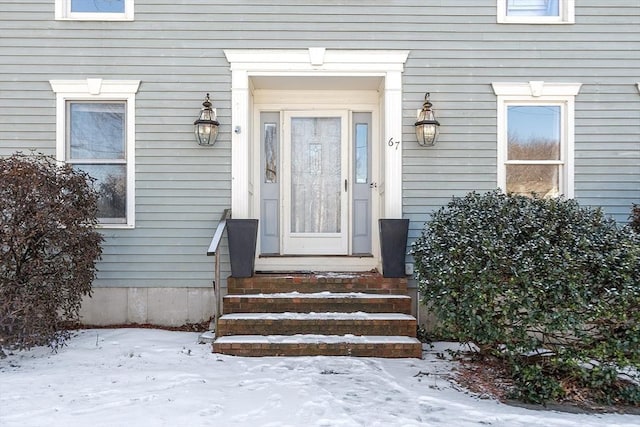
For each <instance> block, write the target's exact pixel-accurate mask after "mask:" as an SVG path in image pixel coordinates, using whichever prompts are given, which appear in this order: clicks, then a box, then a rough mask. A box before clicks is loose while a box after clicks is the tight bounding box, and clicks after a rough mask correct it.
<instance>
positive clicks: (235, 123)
mask: <svg viewBox="0 0 640 427" xmlns="http://www.w3.org/2000/svg"><path fill="white" fill-rule="evenodd" d="M231 129H232V132H231V215H232V216H233V218H248V217H249V161H248V159H249V77H248V73H247V71H246V70H232V73H231Z"/></svg>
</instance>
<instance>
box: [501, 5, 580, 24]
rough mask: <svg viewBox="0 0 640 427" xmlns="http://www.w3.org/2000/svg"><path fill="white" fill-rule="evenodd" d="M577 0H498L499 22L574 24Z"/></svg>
mask: <svg viewBox="0 0 640 427" xmlns="http://www.w3.org/2000/svg"><path fill="white" fill-rule="evenodd" d="M574 9H575V0H498V22H499V23H505V24H508V23H514V24H573V23H574V22H575V12H574Z"/></svg>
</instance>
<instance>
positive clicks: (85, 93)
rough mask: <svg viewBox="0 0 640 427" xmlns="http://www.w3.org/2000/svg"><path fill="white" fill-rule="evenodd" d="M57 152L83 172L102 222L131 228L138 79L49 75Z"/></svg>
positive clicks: (133, 206)
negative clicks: (91, 180) (91, 181)
mask: <svg viewBox="0 0 640 427" xmlns="http://www.w3.org/2000/svg"><path fill="white" fill-rule="evenodd" d="M50 83H51V87H52V88H53V91H54V92H56V96H57V106H56V113H57V114H56V117H57V119H56V157H57V159H58V160H60V161H64V162H67V163H71V164H73V166H74V167H76V168H78V169H81V170H83V171H85V172H87V173H88V174H89V175H90V176H91V177H93V178H94V179H95V180H96V181H95V183H94V185H95V188H96V190H97V191H98V193H99V199H98V219H99V221H100V223H101V224H102V225H103V226H105V227H133V226H134V215H135V195H134V193H135V156H134V155H135V93H136V92H137V90H138V86H139V84H140V82H139V81H137V80H132V81H127V80H118V81H109V80H104V81H103V80H102V79H87V80H52V81H51V82H50Z"/></svg>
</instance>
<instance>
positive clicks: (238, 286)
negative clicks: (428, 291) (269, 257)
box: [227, 275, 407, 295]
mask: <svg viewBox="0 0 640 427" xmlns="http://www.w3.org/2000/svg"><path fill="white" fill-rule="evenodd" d="M294 291H295V292H301V293H314V292H323V291H329V292H366V293H374V294H399V295H406V294H407V280H406V279H385V278H381V277H380V276H377V277H376V276H364V277H362V278H356V279H327V278H315V277H314V276H311V278H308V277H304V278H300V277H297V278H280V277H261V276H260V275H257V276H254V277H250V278H233V277H229V278H228V279H227V293H228V294H230V295H246V294H258V293H262V294H269V293H277V292H294Z"/></svg>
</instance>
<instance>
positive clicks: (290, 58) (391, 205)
mask: <svg viewBox="0 0 640 427" xmlns="http://www.w3.org/2000/svg"><path fill="white" fill-rule="evenodd" d="M224 53H225V55H226V57H227V60H228V61H229V63H230V68H231V78H232V82H231V118H232V128H233V133H232V134H231V163H232V164H231V175H232V176H231V209H232V215H233V217H234V218H250V217H252V215H253V209H252V202H253V199H254V198H253V197H252V195H253V194H254V192H255V188H254V187H255V186H254V183H253V178H252V165H253V160H252V153H251V139H252V138H251V135H252V132H251V129H252V123H251V117H252V113H253V99H252V86H251V85H252V78H259V77H290V78H296V77H313V76H315V77H319V78H322V77H344V78H350V79H353V78H359V77H362V78H363V79H365V78H370V77H379V78H381V79H382V85H381V87H380V88H379V90H380V92H381V93H380V99H381V102H382V103H381V106H380V107H381V114H380V119H381V127H380V135H382V141H380V145H381V147H382V152H381V162H380V163H381V165H382V168H383V174H382V175H381V176H380V180H379V182H378V192H379V196H380V198H381V204H380V207H379V217H383V218H402V72H403V70H404V63H405V62H406V60H407V57H408V55H409V51H397V50H393V51H391V50H327V49H324V48H310V49H292V50H262V49H238V50H236V49H233V50H225V51H224ZM385 141H393V142H394V144H386V143H385ZM306 261H307V262H308V263H309V264H311V263H312V262H314V260H311V259H308V260H306ZM373 262H374V263H375V264H376V265H375V266H377V267H379V260H378V259H377V257H375V259H374V260H373ZM371 263H372V260H366V259H365V260H364V261H362V262H361V263H359V262H356V260H350V261H349V262H348V265H345V266H344V268H343V269H345V270H346V269H351V270H358V269H366V268H369V267H368V266H370V265H371ZM322 264H327V265H330V266H331V267H333V269H335V268H337V266H335V264H333V261H329V262H327V260H324V263H322ZM360 264H362V265H360ZM316 265H318V264H316ZM340 267H342V266H340ZM256 268H259V263H257V264H256ZM283 268H285V267H283Z"/></svg>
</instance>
